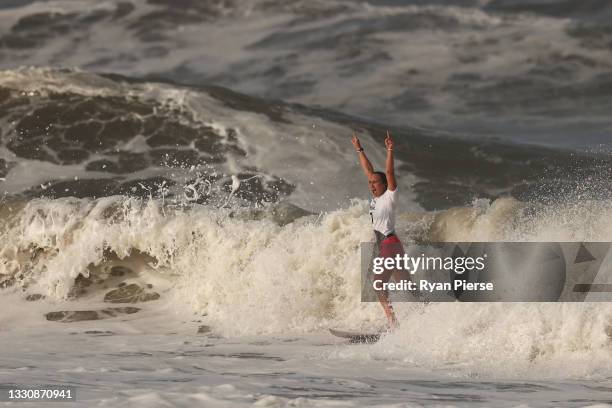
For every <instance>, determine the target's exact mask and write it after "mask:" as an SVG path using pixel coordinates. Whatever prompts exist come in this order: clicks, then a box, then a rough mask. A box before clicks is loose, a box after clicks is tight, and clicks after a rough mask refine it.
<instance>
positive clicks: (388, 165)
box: [385, 130, 397, 191]
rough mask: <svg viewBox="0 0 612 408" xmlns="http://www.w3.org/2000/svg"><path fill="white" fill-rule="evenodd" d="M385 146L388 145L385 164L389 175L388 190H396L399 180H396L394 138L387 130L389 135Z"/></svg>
mask: <svg viewBox="0 0 612 408" xmlns="http://www.w3.org/2000/svg"><path fill="white" fill-rule="evenodd" d="M385 146H386V147H387V163H386V166H385V173H386V175H387V190H389V191H395V189H396V188H397V182H396V181H395V171H394V170H393V139H392V138H391V135H390V134H389V131H388V130H387V137H386V138H385Z"/></svg>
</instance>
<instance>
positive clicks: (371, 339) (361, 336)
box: [329, 329, 380, 343]
mask: <svg viewBox="0 0 612 408" xmlns="http://www.w3.org/2000/svg"><path fill="white" fill-rule="evenodd" d="M329 332H330V333H331V334H333V335H334V336H337V337H342V338H343V339H348V340H350V341H351V343H376V342H377V341H378V340H379V339H380V333H358V332H349V331H343V330H336V329H329Z"/></svg>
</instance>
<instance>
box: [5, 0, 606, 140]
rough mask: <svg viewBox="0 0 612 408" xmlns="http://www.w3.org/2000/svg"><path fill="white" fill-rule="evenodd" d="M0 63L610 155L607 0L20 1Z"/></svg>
mask: <svg viewBox="0 0 612 408" xmlns="http://www.w3.org/2000/svg"><path fill="white" fill-rule="evenodd" d="M3 6H4V9H3V12H2V14H0V27H1V28H0V68H6V69H15V68H16V67H19V66H24V65H34V66H41V67H47V66H52V67H58V66H62V67H80V68H82V69H85V70H87V71H94V72H105V73H108V72H113V73H120V74H123V75H127V76H130V77H140V78H142V77H147V78H152V77H154V78H163V79H168V80H172V81H174V82H176V83H182V84H188V85H204V84H206V85H216V86H223V87H228V88H230V89H232V90H234V91H238V92H241V93H246V94H249V95H252V96H258V97H263V98H265V99H266V100H269V99H275V100H283V101H286V102H297V103H302V104H306V105H309V106H313V105H317V106H322V107H326V108H330V109H334V110H338V111H341V112H345V113H348V114H352V115H355V116H359V117H361V118H364V119H366V120H368V121H375V122H378V123H385V124H386V125H394V126H424V127H428V128H432V129H435V130H445V131H448V132H450V133H451V134H452V135H453V136H456V137H463V138H466V137H467V138H469V137H479V138H482V137H501V138H503V139H505V140H509V141H513V142H530V143H537V144H542V145H546V146H550V147H559V146H564V147H570V148H581V149H604V150H605V148H606V147H609V145H610V134H611V132H612V123H611V122H610V119H609V115H608V112H610V110H611V108H612V106H611V102H610V101H612V98H611V96H612V94H611V92H612V76H611V75H610V67H611V66H612V54H610V49H611V48H612V30H610V21H611V20H612V6H611V5H610V3H609V2H608V1H604V0H587V1H580V0H550V1H549V0H539V1H537V0H531V1H519V0H479V1H477V0H461V1H439V0H437V1H423V0H410V1H391V0H379V1H370V2H367V3H366V2H357V1H344V0H334V1H305V0H291V1H271V0H257V1H252V2H244V1H238V0H227V1H212V0H209V1H196V0H181V1H179V2H177V1H169V0H130V1H128V0H121V1H119V0H115V1H110V2H105V3H103V4H99V3H97V2H93V1H89V0H79V1H74V2H70V3H60V2H58V1H54V0H50V1H44V2H41V1H38V2H36V1H9V2H8V3H7V2H4V3H3Z"/></svg>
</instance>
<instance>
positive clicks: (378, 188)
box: [370, 174, 387, 197]
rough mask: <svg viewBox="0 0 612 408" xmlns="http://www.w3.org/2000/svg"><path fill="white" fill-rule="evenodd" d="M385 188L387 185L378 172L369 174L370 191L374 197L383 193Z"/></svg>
mask: <svg viewBox="0 0 612 408" xmlns="http://www.w3.org/2000/svg"><path fill="white" fill-rule="evenodd" d="M386 189H387V187H386V186H385V183H384V182H383V179H382V177H381V176H380V174H372V176H370V191H371V192H372V195H373V196H374V197H380V196H381V195H383V194H384V192H385V190H386Z"/></svg>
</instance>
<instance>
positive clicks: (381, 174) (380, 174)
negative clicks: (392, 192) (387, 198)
mask: <svg viewBox="0 0 612 408" xmlns="http://www.w3.org/2000/svg"><path fill="white" fill-rule="evenodd" d="M374 174H378V175H379V176H380V179H381V180H382V182H383V184H384V185H385V188H387V187H388V186H389V185H388V184H387V175H386V174H385V173H383V172H382V171H375V172H374Z"/></svg>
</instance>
